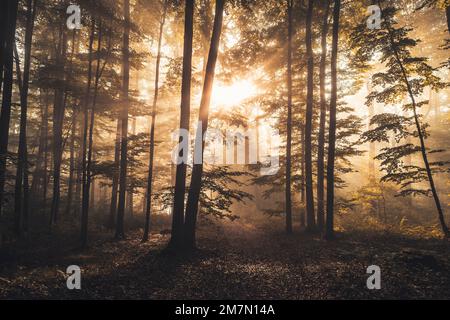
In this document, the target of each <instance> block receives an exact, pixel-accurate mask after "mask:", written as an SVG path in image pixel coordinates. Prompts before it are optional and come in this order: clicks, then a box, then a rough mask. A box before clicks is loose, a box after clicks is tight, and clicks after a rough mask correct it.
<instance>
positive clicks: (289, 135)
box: [286, 0, 294, 233]
mask: <svg viewBox="0 0 450 320" xmlns="http://www.w3.org/2000/svg"><path fill="white" fill-rule="evenodd" d="M293 5H294V4H293V1H292V0H288V1H287V16H288V62H287V86H288V106H287V109H288V110H287V124H286V130H287V138H286V140H287V141H286V232H287V233H292V199H291V197H292V194H291V185H292V182H291V179H292V160H291V156H292V33H293V13H292V7H293Z"/></svg>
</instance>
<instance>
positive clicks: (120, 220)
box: [115, 0, 130, 239]
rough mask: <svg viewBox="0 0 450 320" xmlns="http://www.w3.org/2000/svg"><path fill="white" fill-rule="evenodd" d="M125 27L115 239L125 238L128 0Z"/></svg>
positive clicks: (128, 56)
mask: <svg viewBox="0 0 450 320" xmlns="http://www.w3.org/2000/svg"><path fill="white" fill-rule="evenodd" d="M124 18H125V21H124V23H125V26H124V33H123V48H122V51H123V52H122V54H123V62H122V63H123V66H122V73H123V83H122V102H123V109H122V113H121V124H122V134H121V142H120V144H121V146H120V174H119V203H118V208H117V221H116V236H115V237H116V239H124V238H125V230H124V217H125V195H126V191H127V165H128V161H127V153H128V104H129V100H128V97H129V89H130V0H124Z"/></svg>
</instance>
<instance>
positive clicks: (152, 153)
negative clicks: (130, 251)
mask: <svg viewBox="0 0 450 320" xmlns="http://www.w3.org/2000/svg"><path fill="white" fill-rule="evenodd" d="M167 6H168V3H167V0H165V1H164V8H163V14H162V17H161V23H160V26H159V38H158V54H157V56H156V75H155V94H154V96H153V108H152V125H151V129H150V159H149V164H148V179H147V192H146V195H145V200H146V203H145V226H144V236H143V237H142V242H147V241H148V240H149V234H150V217H151V210H152V183H153V162H154V156H155V124H156V107H157V103H158V93H159V72H160V64H161V46H162V39H163V31H164V24H165V22H166V14H167Z"/></svg>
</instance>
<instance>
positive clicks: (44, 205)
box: [42, 91, 50, 213]
mask: <svg viewBox="0 0 450 320" xmlns="http://www.w3.org/2000/svg"><path fill="white" fill-rule="evenodd" d="M49 98H50V96H49V93H48V91H47V92H46V100H45V106H44V118H43V119H44V122H43V129H44V133H45V141H44V168H43V172H42V211H43V212H44V213H46V211H47V188H48V181H49V177H48V172H49V171H48V153H49V152H48V149H49V148H48V137H49V133H48V122H49V121H48V120H49V119H48V106H49V104H50V103H49V102H50V101H49Z"/></svg>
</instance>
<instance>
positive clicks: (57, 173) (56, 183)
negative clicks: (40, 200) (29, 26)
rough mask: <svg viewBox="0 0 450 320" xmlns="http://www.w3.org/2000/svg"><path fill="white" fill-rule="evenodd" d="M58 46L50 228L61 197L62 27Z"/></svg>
mask: <svg viewBox="0 0 450 320" xmlns="http://www.w3.org/2000/svg"><path fill="white" fill-rule="evenodd" d="M59 33H60V34H59V46H58V52H57V58H56V60H57V65H58V69H59V70H58V72H57V73H58V80H59V81H60V83H59V86H58V87H57V88H56V89H55V101H54V107H53V198H52V207H51V213H50V226H51V225H53V224H55V223H56V222H57V220H58V215H59V205H60V197H61V194H60V193H61V190H60V188H61V187H60V184H61V163H62V156H63V125H64V113H65V99H64V96H65V91H66V89H65V77H66V76H65V69H66V68H65V64H66V54H67V34H66V32H65V31H64V27H62V26H61V27H60V31H59Z"/></svg>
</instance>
